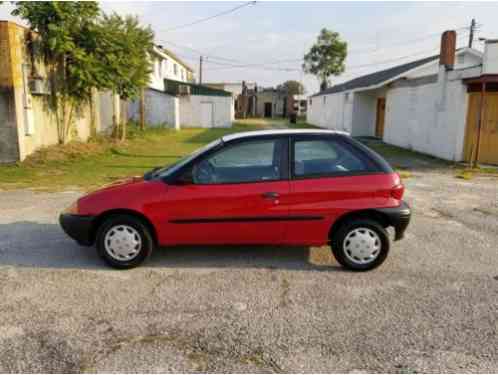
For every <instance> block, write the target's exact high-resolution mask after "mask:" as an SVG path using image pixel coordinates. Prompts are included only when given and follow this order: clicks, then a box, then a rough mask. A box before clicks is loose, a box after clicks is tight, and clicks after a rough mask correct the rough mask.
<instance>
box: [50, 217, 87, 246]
mask: <svg viewBox="0 0 498 375" xmlns="http://www.w3.org/2000/svg"><path fill="white" fill-rule="evenodd" d="M94 219H95V216H81V215H71V214H61V215H60V216H59V224H60V226H61V227H62V229H63V230H64V232H66V234H67V235H68V236H69V237H71V238H72V239H73V240H75V241H76V242H78V243H79V244H80V245H84V246H91V245H92V244H93V236H92V230H93V222H94Z"/></svg>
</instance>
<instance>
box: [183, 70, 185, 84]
mask: <svg viewBox="0 0 498 375" xmlns="http://www.w3.org/2000/svg"><path fill="white" fill-rule="evenodd" d="M183 80H185V70H183V69H182V81H183Z"/></svg>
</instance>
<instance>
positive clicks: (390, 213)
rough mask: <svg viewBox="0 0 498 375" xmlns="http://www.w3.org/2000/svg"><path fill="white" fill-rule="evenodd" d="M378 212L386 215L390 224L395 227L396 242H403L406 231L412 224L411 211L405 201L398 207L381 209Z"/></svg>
mask: <svg viewBox="0 0 498 375" xmlns="http://www.w3.org/2000/svg"><path fill="white" fill-rule="evenodd" d="M377 211H379V212H381V213H383V214H384V215H386V216H387V217H388V219H389V224H390V225H392V226H393V227H394V230H395V232H396V234H395V236H394V240H395V241H398V240H401V239H402V238H403V237H404V235H405V230H406V228H407V227H408V224H410V218H411V215H412V213H411V209H410V206H408V204H407V203H406V202H405V201H401V204H400V205H399V206H398V207H389V208H380V209H377Z"/></svg>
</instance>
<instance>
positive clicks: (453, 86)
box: [307, 31, 495, 161]
mask: <svg viewBox="0 0 498 375" xmlns="http://www.w3.org/2000/svg"><path fill="white" fill-rule="evenodd" d="M445 35H446V37H445ZM448 35H450V36H449V39H448ZM453 38H455V39H456V33H454V32H452V31H450V32H446V33H445V34H443V38H442V51H444V54H443V53H442V54H441V57H440V55H436V56H430V57H426V58H423V59H420V60H416V61H412V62H409V63H406V64H403V65H399V66H395V67H393V68H389V69H386V70H382V71H379V72H375V73H372V74H368V75H365V76H362V77H358V78H355V79H353V80H351V81H348V82H345V83H343V84H339V85H336V86H333V87H330V88H328V89H326V90H324V91H322V92H319V93H317V94H315V95H312V96H311V97H309V98H308V112H307V121H308V122H309V123H310V124H313V125H316V126H319V127H323V128H330V129H338V130H344V131H347V132H349V133H351V135H353V136H372V137H378V138H381V139H383V140H384V141H385V142H386V143H389V144H393V145H396V146H400V147H403V148H408V149H413V150H416V151H419V152H422V153H426V154H430V155H433V156H437V157H440V158H443V159H447V160H455V161H461V160H464V159H466V158H467V157H466V156H465V152H464V149H465V147H469V146H468V144H469V143H472V142H474V140H473V139H470V138H469V137H466V133H468V131H467V130H466V127H467V125H466V124H467V122H468V121H467V112H468V111H467V108H468V102H469V87H468V85H467V80H468V79H469V78H472V77H479V76H480V75H481V74H483V73H482V72H483V67H482V65H483V54H482V53H481V52H479V51H477V50H475V49H471V48H461V49H458V50H455V46H454V43H455V42H454V40H455V39H453ZM445 43H446V44H445ZM494 46H495V45H492V44H491V43H490V44H489V46H488V47H489V48H490V50H491V47H493V48H494ZM448 59H449V60H448ZM465 144H467V145H465ZM471 147H473V146H471Z"/></svg>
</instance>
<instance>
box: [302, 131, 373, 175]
mask: <svg viewBox="0 0 498 375" xmlns="http://www.w3.org/2000/svg"><path fill="white" fill-rule="evenodd" d="M293 165H294V170H293V173H294V176H297V177H307V176H309V177H312V176H321V175H334V174H344V173H347V172H352V173H353V172H354V173H357V172H367V171H369V170H370V163H369V162H368V161H367V160H365V157H364V156H363V155H360V154H359V151H355V150H354V149H353V148H352V147H351V146H349V145H347V144H344V143H343V142H340V141H337V140H322V139H310V140H302V141H300V140H298V141H295V142H294V163H293Z"/></svg>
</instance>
